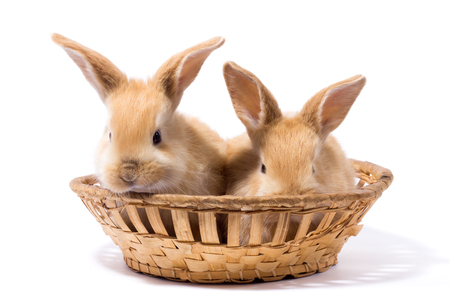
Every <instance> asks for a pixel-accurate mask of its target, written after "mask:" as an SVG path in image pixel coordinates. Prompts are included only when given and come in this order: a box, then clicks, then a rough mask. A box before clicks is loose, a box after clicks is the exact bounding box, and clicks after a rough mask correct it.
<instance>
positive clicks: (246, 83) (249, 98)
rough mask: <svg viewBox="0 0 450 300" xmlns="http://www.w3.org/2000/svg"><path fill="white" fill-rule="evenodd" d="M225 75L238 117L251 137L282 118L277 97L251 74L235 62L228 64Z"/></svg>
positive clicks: (224, 67)
mask: <svg viewBox="0 0 450 300" xmlns="http://www.w3.org/2000/svg"><path fill="white" fill-rule="evenodd" d="M223 75H224V77H225V82H226V84H227V88H228V92H229V93H230V97H231V101H232V103H233V107H234V110H235V111H236V115H237V116H238V118H239V119H240V120H241V121H242V123H243V124H244V125H245V127H246V128H247V131H248V133H249V134H250V135H251V134H253V133H254V132H255V131H256V130H258V129H261V128H262V127H263V126H265V125H269V124H270V123H272V122H273V121H275V120H277V119H279V118H281V116H282V113H281V110H280V108H279V107H278V103H277V101H276V100H275V97H274V96H273V95H272V93H271V92H270V91H269V90H268V89H267V88H266V87H265V86H264V85H263V84H262V82H261V81H260V80H259V79H258V78H257V77H256V76H255V75H253V74H252V73H251V72H249V71H247V70H245V69H243V68H241V67H240V66H238V65H237V64H235V63H234V62H226V63H225V64H224V66H223Z"/></svg>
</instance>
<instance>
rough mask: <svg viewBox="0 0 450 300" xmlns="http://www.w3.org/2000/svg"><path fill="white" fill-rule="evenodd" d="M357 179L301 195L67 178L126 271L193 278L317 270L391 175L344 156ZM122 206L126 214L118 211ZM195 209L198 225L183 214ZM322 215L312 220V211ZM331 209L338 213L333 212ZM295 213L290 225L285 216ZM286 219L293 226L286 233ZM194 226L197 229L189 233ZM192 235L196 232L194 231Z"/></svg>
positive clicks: (331, 258) (247, 278) (240, 278)
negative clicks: (265, 235) (126, 187)
mask: <svg viewBox="0 0 450 300" xmlns="http://www.w3.org/2000/svg"><path fill="white" fill-rule="evenodd" d="M352 162H353V166H354V168H355V170H356V172H357V175H358V177H359V179H360V182H359V184H358V186H357V189H356V190H354V191H351V192H348V193H334V194H314V195H302V196H275V197H235V196H186V195H167V194H164V195H163V194H155V195H151V194H144V193H127V194H113V193H111V192H110V191H108V190H106V189H103V188H101V187H99V186H97V185H96V183H97V180H96V178H95V177H94V176H86V177H80V178H76V179H74V180H72V181H71V183H70V186H71V188H72V190H73V191H74V192H76V193H77V194H78V195H79V197H80V198H81V200H82V201H83V203H84V204H85V205H86V207H87V208H88V210H89V211H90V212H91V213H92V215H93V216H94V217H95V218H96V220H97V221H98V222H99V223H100V224H101V226H102V228H103V230H104V232H105V233H106V234H107V235H109V236H110V237H111V239H112V240H113V241H114V243H115V244H116V245H118V246H119V247H120V249H121V250H122V252H123V255H124V259H125V262H126V264H127V265H128V266H129V267H130V268H131V269H132V270H134V271H137V272H142V273H145V274H149V275H154V276H161V277H165V278H168V279H171V280H181V281H187V280H188V281H191V282H199V283H205V282H208V283H221V282H241V283H246V282H251V281H253V280H254V279H257V278H258V279H262V280H264V281H274V280H280V279H282V278H284V277H285V276H287V275H291V276H293V277H303V276H307V275H311V274H314V273H316V272H323V271H326V270H328V269H329V268H330V267H331V266H333V265H335V264H336V263H337V254H338V253H339V252H340V251H341V249H342V247H343V245H344V243H345V242H346V241H347V240H348V239H349V237H351V236H356V235H357V234H358V233H359V232H360V230H361V228H362V225H359V222H360V221H361V219H362V218H363V217H364V215H365V214H366V213H367V212H368V210H369V209H370V208H371V207H372V205H373V204H374V203H375V201H376V200H377V199H378V198H379V197H380V196H381V194H382V192H383V191H384V190H386V189H387V188H388V187H389V185H390V184H391V182H392V180H393V176H392V173H391V172H390V171H389V170H387V169H384V168H382V167H379V166H377V165H374V164H371V163H368V162H360V161H355V160H354V161H352ZM123 210H126V212H127V214H128V216H129V219H130V220H131V222H128V223H127V222H126V221H124V219H123V218H122V216H123V214H122V212H123ZM163 210H166V211H170V213H171V216H172V222H173V228H174V232H175V236H170V235H169V233H168V230H167V229H166V227H167V226H166V225H167V224H163V222H162V220H161V215H160V213H161V212H162V211H163ZM192 213H194V214H196V215H197V216H198V228H197V227H194V226H191V224H190V218H189V214H192ZM269 213H270V214H277V215H278V222H277V225H276V228H275V231H274V234H273V238H272V241H271V242H270V243H266V244H261V235H262V230H263V226H262V224H263V222H264V218H265V217H266V216H267V215H268V214H269ZM316 213H320V214H321V215H323V218H322V221H321V222H320V224H319V225H318V226H317V227H312V226H311V220H312V218H313V216H314V214H316ZM223 214H227V215H228V233H227V235H228V238H227V241H226V243H221V242H220V238H219V237H220V236H221V233H220V228H219V227H218V226H217V219H218V218H220V215H223ZM241 214H251V216H252V223H251V230H250V240H249V242H248V244H246V245H239V233H240V216H241ZM336 214H339V216H340V217H339V218H335V216H336ZM293 215H298V216H301V221H300V223H299V224H295V225H293V223H292V222H290V221H291V218H290V217H291V216H293ZM289 226H296V227H297V228H295V229H296V235H295V238H294V239H293V240H290V241H286V234H287V231H288V229H289ZM195 230H198V231H199V233H200V234H199V235H198V234H197V235H196V234H195ZM194 236H200V239H197V240H196V239H195V238H194Z"/></svg>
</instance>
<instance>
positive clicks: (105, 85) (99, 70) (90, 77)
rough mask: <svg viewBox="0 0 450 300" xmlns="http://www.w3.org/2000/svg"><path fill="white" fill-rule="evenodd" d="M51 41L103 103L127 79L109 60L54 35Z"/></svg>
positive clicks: (60, 36)
mask: <svg viewBox="0 0 450 300" xmlns="http://www.w3.org/2000/svg"><path fill="white" fill-rule="evenodd" d="M52 40H53V42H55V44H57V45H59V46H61V47H62V48H63V49H64V50H65V51H66V52H67V54H68V55H69V56H70V58H72V60H73V61H74V62H75V63H76V64H77V66H78V67H79V68H80V70H81V72H83V74H84V76H85V77H86V79H87V81H88V82H89V83H90V84H91V85H92V86H93V87H94V89H95V90H96V91H97V93H98V94H99V96H100V98H101V99H102V101H103V102H105V101H106V99H107V97H108V95H109V94H110V93H111V91H112V90H114V89H115V88H116V87H117V86H118V85H120V83H121V82H123V81H126V80H127V78H126V76H125V74H123V73H122V72H121V71H120V70H119V69H118V68H117V67H116V66H115V65H114V64H113V63H112V62H111V61H110V60H109V59H107V58H106V57H104V56H103V55H101V54H99V53H97V52H95V51H94V50H91V49H89V48H87V47H85V46H83V45H81V44H79V43H77V42H75V41H72V40H70V39H68V38H66V37H64V36H62V35H60V34H57V33H54V34H53V35H52Z"/></svg>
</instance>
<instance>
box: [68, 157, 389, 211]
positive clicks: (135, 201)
mask: <svg viewBox="0 0 450 300" xmlns="http://www.w3.org/2000/svg"><path fill="white" fill-rule="evenodd" d="M350 161H351V163H352V166H353V168H354V169H355V171H356V175H357V177H359V178H360V179H361V180H362V181H363V182H366V183H368V185H366V186H363V187H361V188H359V189H355V190H352V191H349V192H338V193H324V194H306V195H276V196H246V197H242V196H231V195H220V196H214V195H206V196H199V195H181V194H150V193H137V192H127V193H120V194H119V193H113V192H111V191H110V190H107V189H104V188H102V187H100V186H96V185H95V184H96V183H98V182H99V181H98V179H97V177H96V176H95V175H87V176H82V177H77V178H75V179H73V180H71V182H70V188H71V189H72V191H74V192H75V193H77V194H78V195H79V196H84V197H88V198H94V199H103V200H104V199H107V200H116V201H121V202H123V203H124V204H126V205H136V206H158V207H170V208H186V209H189V210H224V211H258V210H264V211H267V210H278V211H279V210H289V209H292V208H301V209H303V210H307V209H314V208H316V207H318V206H322V205H324V206H327V205H330V204H331V203H336V202H338V203H342V204H343V205H347V204H349V203H350V202H353V201H355V200H372V199H377V198H379V197H380V196H381V194H382V193H383V191H385V190H386V189H387V188H388V187H389V186H390V184H391V183H392V181H393V179H394V176H393V174H392V172H391V171H390V170H388V169H386V168H383V167H381V166H378V165H376V164H373V163H370V162H367V161H364V162H362V161H359V160H354V159H350Z"/></svg>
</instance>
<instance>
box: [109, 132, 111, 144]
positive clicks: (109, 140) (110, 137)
mask: <svg viewBox="0 0 450 300" xmlns="http://www.w3.org/2000/svg"><path fill="white" fill-rule="evenodd" d="M109 141H110V142H111V132H110V133H109Z"/></svg>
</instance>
